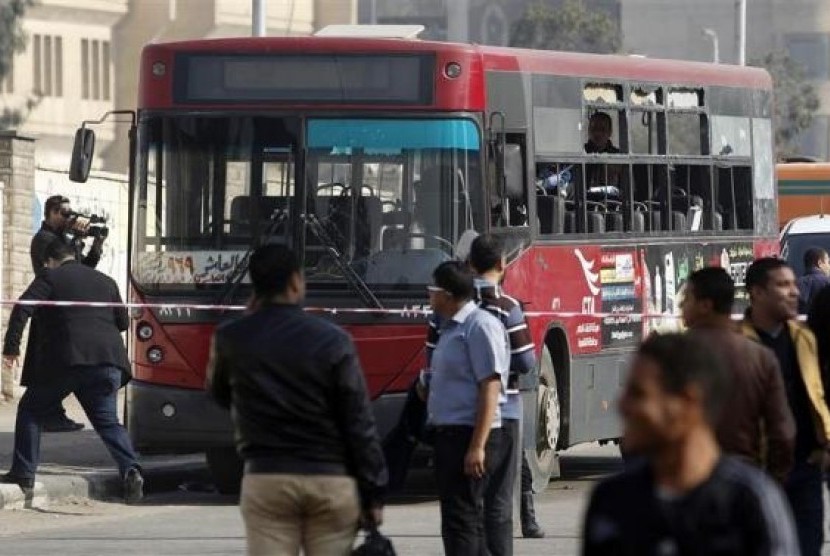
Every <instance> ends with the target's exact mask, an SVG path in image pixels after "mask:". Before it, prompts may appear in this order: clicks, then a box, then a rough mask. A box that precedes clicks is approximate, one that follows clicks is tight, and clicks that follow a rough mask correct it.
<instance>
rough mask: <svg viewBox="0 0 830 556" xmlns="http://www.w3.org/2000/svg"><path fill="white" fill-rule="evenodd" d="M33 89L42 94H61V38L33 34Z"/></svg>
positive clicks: (58, 95)
mask: <svg viewBox="0 0 830 556" xmlns="http://www.w3.org/2000/svg"><path fill="white" fill-rule="evenodd" d="M32 59H33V64H34V67H33V72H34V90H35V91H36V92H38V93H40V94H41V95H43V96H47V97H60V96H63V39H62V38H61V37H53V36H51V35H34V37H33V40H32Z"/></svg>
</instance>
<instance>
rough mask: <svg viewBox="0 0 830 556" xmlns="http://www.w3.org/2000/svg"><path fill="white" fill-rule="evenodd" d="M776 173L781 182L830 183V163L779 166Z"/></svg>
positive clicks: (795, 163)
mask: <svg viewBox="0 0 830 556" xmlns="http://www.w3.org/2000/svg"><path fill="white" fill-rule="evenodd" d="M775 173H776V176H777V177H778V179H779V180H804V181H830V163H828V162H815V163H812V162H790V163H783V164H777V165H776V166H775Z"/></svg>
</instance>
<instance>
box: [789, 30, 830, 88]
mask: <svg viewBox="0 0 830 556" xmlns="http://www.w3.org/2000/svg"><path fill="white" fill-rule="evenodd" d="M785 42H786V44H787V52H788V53H789V55H790V58H792V60H793V61H794V62H796V63H798V64H800V65H801V66H802V68H803V70H804V77H806V78H807V79H827V78H828V77H830V74H829V73H828V68H827V65H828V63H830V35H827V34H821V33H805V34H797V35H787V36H786V37H785Z"/></svg>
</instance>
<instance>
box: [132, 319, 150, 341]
mask: <svg viewBox="0 0 830 556" xmlns="http://www.w3.org/2000/svg"><path fill="white" fill-rule="evenodd" d="M135 335H136V336H138V339H139V340H141V341H142V342H146V341H147V340H149V339H150V338H152V337H153V327H152V326H150V325H149V324H148V323H146V322H140V323H138V327H137V328H136V329H135Z"/></svg>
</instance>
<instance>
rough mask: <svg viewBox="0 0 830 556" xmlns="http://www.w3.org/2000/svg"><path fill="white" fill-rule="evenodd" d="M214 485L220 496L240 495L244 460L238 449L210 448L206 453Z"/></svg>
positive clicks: (230, 447)
mask: <svg viewBox="0 0 830 556" xmlns="http://www.w3.org/2000/svg"><path fill="white" fill-rule="evenodd" d="M205 459H206V460H207V465H208V469H209V470H210V475H211V477H212V478H213V484H214V485H215V486H216V490H217V491H219V493H220V494H239V491H240V489H241V487H242V467H243V462H242V458H240V457H239V454H237V453H236V448H234V447H232V446H229V447H226V448H209V449H208V450H207V451H206V452H205Z"/></svg>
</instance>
